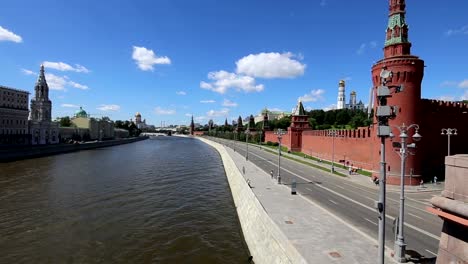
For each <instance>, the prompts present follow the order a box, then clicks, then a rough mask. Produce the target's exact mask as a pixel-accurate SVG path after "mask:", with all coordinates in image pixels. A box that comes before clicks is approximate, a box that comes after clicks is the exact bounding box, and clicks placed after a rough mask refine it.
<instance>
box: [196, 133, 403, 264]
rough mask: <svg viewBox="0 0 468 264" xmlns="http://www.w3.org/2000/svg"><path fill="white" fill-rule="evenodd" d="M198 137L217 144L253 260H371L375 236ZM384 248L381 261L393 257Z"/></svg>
mask: <svg viewBox="0 0 468 264" xmlns="http://www.w3.org/2000/svg"><path fill="white" fill-rule="evenodd" d="M200 140H202V141H204V142H205V143H207V144H209V145H211V146H212V147H214V148H215V149H216V150H218V152H219V153H220V155H221V157H222V159H223V164H224V167H225V171H226V175H227V177H228V181H229V185H230V188H231V192H232V196H233V198H234V202H235V204H236V208H237V213H238V216H239V221H240V222H241V227H242V232H243V233H244V237H245V240H246V243H247V245H248V247H249V250H250V253H251V255H252V256H253V260H254V261H255V263H257V264H261V263H360V264H363V263H365V264H367V263H369V264H371V263H375V261H376V259H377V250H376V248H377V241H376V240H375V239H374V238H373V237H370V236H369V235H367V234H365V233H363V232H362V231H360V230H359V229H357V228H356V227H354V226H353V225H351V224H349V223H347V222H345V221H344V220H343V219H341V218H340V217H338V216H337V215H335V214H333V213H331V212H330V211H328V210H327V209H325V208H324V207H322V206H321V205H319V204H318V203H316V202H315V201H314V200H312V199H310V198H309V197H306V196H304V195H302V194H300V193H298V194H297V195H291V188H290V187H289V186H286V185H285V184H278V183H276V180H272V179H271V176H270V175H268V174H267V173H266V172H265V171H263V170H262V169H260V168H259V167H257V166H256V165H255V164H253V163H252V162H250V161H246V160H245V157H243V156H241V155H239V153H238V152H234V151H233V150H232V149H230V148H225V147H224V146H222V145H221V144H218V143H216V142H213V141H210V140H207V139H203V138H200ZM298 184H315V183H312V182H311V183H307V182H298ZM316 184H320V183H316ZM386 251H387V252H386V253H387V257H386V262H388V263H394V261H393V259H392V258H390V257H389V256H390V252H391V251H390V250H389V249H388V248H387V250H386Z"/></svg>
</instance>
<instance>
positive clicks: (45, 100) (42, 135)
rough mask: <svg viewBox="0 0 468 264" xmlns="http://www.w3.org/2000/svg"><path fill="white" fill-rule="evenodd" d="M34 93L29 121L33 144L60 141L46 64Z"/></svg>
mask: <svg viewBox="0 0 468 264" xmlns="http://www.w3.org/2000/svg"><path fill="white" fill-rule="evenodd" d="M34 93H35V96H34V98H32V99H31V112H30V115H29V122H28V123H29V134H31V136H32V138H31V144H33V145H42V144H57V143H59V124H58V122H52V102H51V101H50V100H49V86H48V85H47V81H46V79H45V76H44V65H41V70H40V73H39V77H38V78H37V82H36V85H35V86H34Z"/></svg>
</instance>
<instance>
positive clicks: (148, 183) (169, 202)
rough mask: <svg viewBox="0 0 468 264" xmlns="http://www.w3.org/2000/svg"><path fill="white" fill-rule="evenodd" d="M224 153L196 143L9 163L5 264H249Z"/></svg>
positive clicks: (2, 217)
mask: <svg viewBox="0 0 468 264" xmlns="http://www.w3.org/2000/svg"><path fill="white" fill-rule="evenodd" d="M248 256H249V253H248V249H247V247H246V245H245V242H244V240H243V237H242V231H241V228H240V224H239V220H238V217H237V214H236V209H235V206H234V202H233V200H232V196H231V192H230V189H229V184H228V182H227V178H226V175H225V172H224V168H223V165H222V161H221V158H220V156H219V154H218V153H217V152H216V150H214V149H212V148H211V147H209V146H207V145H205V144H204V143H202V142H200V141H199V140H196V139H191V138H179V137H157V138H156V139H153V140H151V139H150V140H144V141H140V142H136V143H131V144H126V145H121V146H115V147H109V148H101V149H94V150H88V151H81V152H74V153H69V154H62V155H56V156H50V157H45V158H38V159H30V160H23V161H17V162H10V163H0V262H1V263H203V264H206V263H247V258H248Z"/></svg>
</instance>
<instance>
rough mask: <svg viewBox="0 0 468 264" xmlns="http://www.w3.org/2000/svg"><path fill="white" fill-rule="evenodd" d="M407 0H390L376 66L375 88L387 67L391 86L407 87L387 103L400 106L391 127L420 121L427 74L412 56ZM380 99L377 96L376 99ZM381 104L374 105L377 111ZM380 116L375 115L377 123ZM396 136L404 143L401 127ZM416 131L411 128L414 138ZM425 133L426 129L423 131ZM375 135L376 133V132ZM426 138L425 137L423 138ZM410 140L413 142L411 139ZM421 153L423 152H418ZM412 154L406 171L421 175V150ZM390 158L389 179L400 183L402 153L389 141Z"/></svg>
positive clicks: (377, 149)
mask: <svg viewBox="0 0 468 264" xmlns="http://www.w3.org/2000/svg"><path fill="white" fill-rule="evenodd" d="M405 8H406V4H405V0H389V15H388V26H387V29H386V35H385V46H384V49H383V51H384V58H383V59H382V60H380V61H378V62H377V63H375V64H374V65H373V66H372V82H373V87H374V90H376V88H377V87H378V86H379V85H381V80H380V79H381V78H380V72H381V70H382V69H383V68H386V69H387V70H389V71H391V72H392V73H393V76H392V78H391V79H390V80H387V85H390V86H398V85H402V86H403V87H404V89H403V91H402V92H400V93H396V94H393V95H392V97H390V98H388V101H387V104H388V105H391V106H398V110H397V113H396V117H395V118H394V119H392V120H390V122H389V125H390V126H401V125H403V124H405V125H407V126H408V125H410V124H418V122H419V124H420V122H421V120H420V116H419V109H418V105H419V102H420V101H421V82H422V79H423V75H424V61H423V60H421V59H419V58H418V57H417V56H414V55H411V42H409V39H408V24H406V19H405V14H406V10H405ZM374 96H375V93H374ZM374 102H377V98H374ZM376 107H377V104H375V105H374V113H375V111H376ZM375 123H376V119H375V118H374V124H375ZM393 133H394V134H395V138H393V141H395V142H400V138H399V137H398V135H399V134H400V133H398V131H397V129H393ZM413 133H414V131H410V135H409V136H410V137H411V135H412V134H413ZM422 133H424V132H422ZM374 135H376V134H375V133H374ZM375 140H376V142H375V143H376V144H374V153H375V155H373V160H374V161H373V163H374V164H378V163H379V160H380V146H379V144H378V142H377V141H379V138H378V137H377V136H375ZM423 140H424V139H423ZM408 143H412V142H411V141H410V142H408ZM418 154H419V155H418ZM418 154H416V155H409V156H408V157H407V159H406V171H405V174H406V175H407V176H409V174H410V171H411V170H413V177H415V178H417V177H418V176H420V175H421V157H422V155H421V153H418ZM386 160H387V168H386V169H387V179H388V183H390V184H398V183H399V182H400V175H401V171H400V156H399V155H398V154H397V153H395V151H394V150H393V148H392V146H391V143H390V142H389V140H387V147H386ZM409 179H410V178H409V177H408V178H407V180H405V182H406V184H417V183H419V182H417V181H418V179H414V178H412V179H413V180H414V182H413V183H409Z"/></svg>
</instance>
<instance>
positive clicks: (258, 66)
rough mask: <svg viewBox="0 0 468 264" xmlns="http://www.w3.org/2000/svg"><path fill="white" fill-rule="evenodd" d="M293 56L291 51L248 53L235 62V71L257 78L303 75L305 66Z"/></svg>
mask: <svg viewBox="0 0 468 264" xmlns="http://www.w3.org/2000/svg"><path fill="white" fill-rule="evenodd" d="M295 57H296V56H295V55H294V54H292V53H291V52H286V53H282V54H280V53H277V52H270V53H259V54H250V55H248V56H245V57H243V58H242V59H240V60H238V61H237V62H236V65H237V69H236V72H237V73H238V74H245V75H247V76H252V77H258V78H269V79H270V78H294V77H297V76H300V75H303V74H304V70H305V68H306V65H305V64H302V63H300V62H299V61H297V60H294V59H293V58H295Z"/></svg>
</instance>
